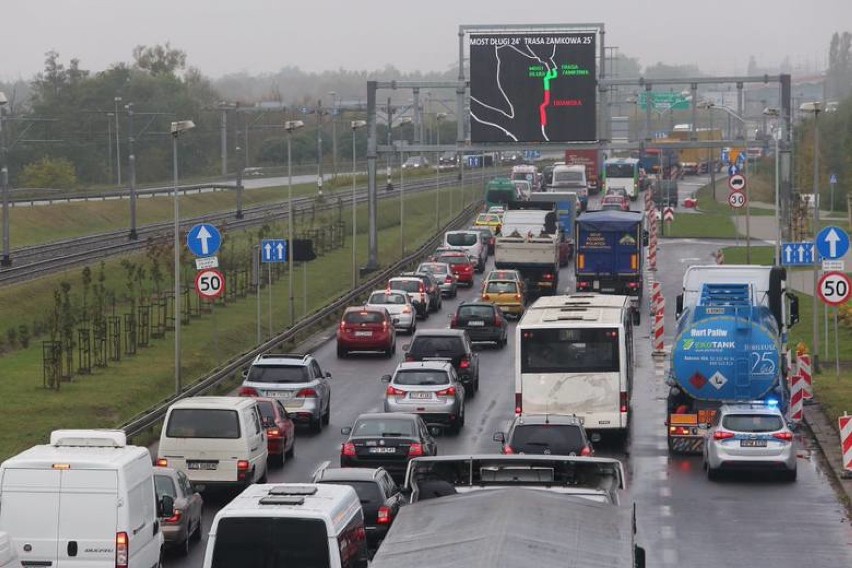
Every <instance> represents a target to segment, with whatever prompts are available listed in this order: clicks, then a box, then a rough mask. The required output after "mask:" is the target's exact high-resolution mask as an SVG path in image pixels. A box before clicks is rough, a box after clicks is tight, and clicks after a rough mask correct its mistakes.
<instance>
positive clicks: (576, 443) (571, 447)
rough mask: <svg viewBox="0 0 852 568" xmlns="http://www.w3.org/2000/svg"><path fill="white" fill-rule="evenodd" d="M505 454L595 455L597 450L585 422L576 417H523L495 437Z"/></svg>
mask: <svg viewBox="0 0 852 568" xmlns="http://www.w3.org/2000/svg"><path fill="white" fill-rule="evenodd" d="M494 441H495V442H500V443H501V444H502V445H503V447H502V452H503V453H504V454H553V455H557V456H592V455H594V449H592V443H591V442H590V441H589V438H588V436H587V435H586V429H585V428H584V427H583V423H582V421H581V420H580V419H579V418H577V417H576V416H563V415H557V414H541V415H539V414H520V415H518V416H516V417H515V418H514V420H512V423H511V424H510V425H509V431H508V432H506V433H503V432H497V433H496V434H494Z"/></svg>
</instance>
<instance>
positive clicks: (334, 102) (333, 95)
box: [328, 91, 337, 179]
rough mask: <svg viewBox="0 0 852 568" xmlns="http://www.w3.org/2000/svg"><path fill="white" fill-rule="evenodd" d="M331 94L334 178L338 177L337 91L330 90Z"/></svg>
mask: <svg viewBox="0 0 852 568" xmlns="http://www.w3.org/2000/svg"><path fill="white" fill-rule="evenodd" d="M328 94H329V96H331V160H332V161H331V163H332V169H333V171H334V179H337V93H336V92H335V91H329V92H328Z"/></svg>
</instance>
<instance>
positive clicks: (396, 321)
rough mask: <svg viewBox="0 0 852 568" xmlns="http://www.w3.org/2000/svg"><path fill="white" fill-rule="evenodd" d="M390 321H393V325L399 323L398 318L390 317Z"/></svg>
mask: <svg viewBox="0 0 852 568" xmlns="http://www.w3.org/2000/svg"><path fill="white" fill-rule="evenodd" d="M391 323H393V324H394V325H397V324H398V323H399V318H393V319H391Z"/></svg>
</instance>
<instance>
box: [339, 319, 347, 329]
mask: <svg viewBox="0 0 852 568" xmlns="http://www.w3.org/2000/svg"><path fill="white" fill-rule="evenodd" d="M340 331H346V322H345V321H342V322H340Z"/></svg>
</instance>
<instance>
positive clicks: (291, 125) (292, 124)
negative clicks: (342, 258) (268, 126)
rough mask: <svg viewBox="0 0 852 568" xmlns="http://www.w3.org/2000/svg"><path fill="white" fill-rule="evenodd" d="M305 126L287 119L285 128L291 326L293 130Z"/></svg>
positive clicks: (293, 311) (293, 319)
mask: <svg viewBox="0 0 852 568" xmlns="http://www.w3.org/2000/svg"><path fill="white" fill-rule="evenodd" d="M304 126H305V123H304V122H303V121H301V120H287V121H285V122H284V130H286V131H287V209H288V212H287V215H288V221H287V275H288V280H287V286H288V288H289V294H290V327H292V326H293V325H294V324H295V323H296V304H295V303H294V301H293V286H294V284H293V223H294V221H293V159H292V153H291V151H292V141H293V131H294V130H298V129H299V128H302V127H304Z"/></svg>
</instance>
